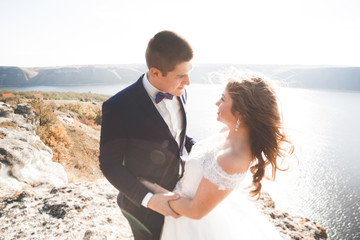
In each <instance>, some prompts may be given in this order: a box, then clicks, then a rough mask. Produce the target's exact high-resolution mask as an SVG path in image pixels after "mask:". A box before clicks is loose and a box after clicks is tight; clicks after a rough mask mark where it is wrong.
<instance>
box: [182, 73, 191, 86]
mask: <svg viewBox="0 0 360 240" xmlns="http://www.w3.org/2000/svg"><path fill="white" fill-rule="evenodd" d="M183 83H184V85H190V76H189V75H186V76H185V77H184V81H183Z"/></svg>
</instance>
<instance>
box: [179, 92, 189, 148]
mask: <svg viewBox="0 0 360 240" xmlns="http://www.w3.org/2000/svg"><path fill="white" fill-rule="evenodd" d="M185 99H186V92H184V94H183V95H181V96H180V97H178V100H179V101H180V105H181V113H182V118H183V130H182V131H181V135H180V149H181V150H182V148H183V145H184V144H183V143H184V139H185V133H186V126H187V120H186V110H185V104H186V100H185Z"/></svg>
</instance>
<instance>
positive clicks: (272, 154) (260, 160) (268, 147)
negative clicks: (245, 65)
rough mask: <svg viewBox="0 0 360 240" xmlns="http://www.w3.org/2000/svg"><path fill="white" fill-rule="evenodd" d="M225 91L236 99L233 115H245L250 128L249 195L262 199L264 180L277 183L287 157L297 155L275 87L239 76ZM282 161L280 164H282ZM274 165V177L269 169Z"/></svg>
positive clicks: (259, 78) (247, 75)
mask: <svg viewBox="0 0 360 240" xmlns="http://www.w3.org/2000/svg"><path fill="white" fill-rule="evenodd" d="M226 90H227V92H228V93H229V95H230V97H231V98H232V100H233V105H232V112H233V113H235V112H239V113H240V114H241V115H242V122H241V124H245V126H247V128H248V129H249V135H250V147H251V153H252V163H251V167H250V171H251V173H252V185H251V186H249V188H251V191H250V196H252V197H256V198H257V199H259V198H260V195H261V187H262V185H261V181H262V179H263V178H264V177H265V178H267V179H269V180H275V176H276V170H281V171H285V170H287V169H288V168H280V165H282V163H284V160H285V157H287V156H289V155H291V154H293V153H294V145H293V143H292V142H290V141H289V140H288V139H287V137H286V135H285V133H284V128H283V123H282V117H281V114H280V111H279V106H278V101H277V97H276V94H275V91H274V88H273V87H272V86H271V84H270V82H269V81H268V80H265V78H264V77H263V76H261V75H257V74H253V73H245V74H236V75H235V76H231V77H228V82H227V85H226ZM280 160H281V162H279V161H280ZM268 166H269V167H270V166H271V175H270V176H266V174H265V172H266V168H267V167H268Z"/></svg>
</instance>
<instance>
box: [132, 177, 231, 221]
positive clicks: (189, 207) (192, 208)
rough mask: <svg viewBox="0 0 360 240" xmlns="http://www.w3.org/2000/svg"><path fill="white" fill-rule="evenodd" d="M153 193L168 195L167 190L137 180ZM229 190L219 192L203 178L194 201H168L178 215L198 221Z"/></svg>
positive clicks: (214, 185) (180, 199) (216, 187)
mask: <svg viewBox="0 0 360 240" xmlns="http://www.w3.org/2000/svg"><path fill="white" fill-rule="evenodd" d="M139 180H140V182H141V183H142V184H144V185H145V186H146V187H147V188H148V189H149V190H150V191H151V192H153V193H170V191H168V190H167V189H165V188H163V187H161V186H159V185H158V184H156V183H152V182H149V181H147V180H145V179H139ZM230 192H231V190H219V187H218V186H217V185H216V184H214V183H212V182H210V181H209V180H207V179H206V178H203V179H202V180H201V182H200V185H199V187H198V190H197V192H196V194H195V197H194V199H190V198H183V197H181V198H179V199H177V200H174V201H169V205H170V207H171V208H172V209H173V211H175V212H176V213H178V214H179V215H183V216H186V217H189V218H193V219H200V218H202V217H203V216H205V215H206V214H208V213H209V212H210V211H211V210H212V209H213V208H214V207H215V206H216V205H218V204H219V203H220V202H221V201H222V200H223V199H224V198H225V197H226V196H227V195H228V194H229V193H230Z"/></svg>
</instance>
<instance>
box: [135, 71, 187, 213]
mask: <svg viewBox="0 0 360 240" xmlns="http://www.w3.org/2000/svg"><path fill="white" fill-rule="evenodd" d="M143 85H144V88H145V90H146V92H147V93H148V94H149V97H150V98H151V100H152V102H153V103H154V106H155V107H156V109H157V110H158V111H159V113H160V115H161V116H162V118H163V119H164V121H165V123H166V124H167V126H168V127H169V130H170V132H171V134H172V136H173V137H174V139H175V140H176V142H177V144H178V145H179V146H180V135H181V131H182V130H183V124H184V123H183V117H182V113H181V103H180V102H179V100H178V98H177V97H176V96H174V97H173V99H171V100H170V99H167V98H164V99H163V100H162V101H161V102H159V103H157V104H156V102H155V98H156V94H157V93H158V92H160V90H158V89H157V88H156V87H154V86H153V85H152V84H151V83H150V82H149V79H148V78H147V74H146V73H145V75H144V77H143ZM152 196H153V194H152V193H151V192H149V193H147V194H146V195H145V197H144V199H143V200H142V202H141V205H143V206H144V207H147V205H148V202H149V200H150V198H151V197H152Z"/></svg>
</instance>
